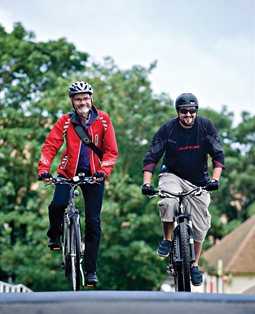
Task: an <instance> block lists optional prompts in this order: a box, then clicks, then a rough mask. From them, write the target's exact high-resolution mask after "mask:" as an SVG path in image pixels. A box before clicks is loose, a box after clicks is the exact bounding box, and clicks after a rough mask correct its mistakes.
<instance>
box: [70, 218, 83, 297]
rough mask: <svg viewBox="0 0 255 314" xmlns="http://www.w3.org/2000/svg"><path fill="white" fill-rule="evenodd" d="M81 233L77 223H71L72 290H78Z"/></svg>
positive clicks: (79, 281)
mask: <svg viewBox="0 0 255 314" xmlns="http://www.w3.org/2000/svg"><path fill="white" fill-rule="evenodd" d="M80 259H81V235H80V229H79V226H78V225H77V223H76V222H75V221H74V222H73V223H72V225H71V280H72V287H73V290H74V291H78V290H80V283H81V272H80Z"/></svg>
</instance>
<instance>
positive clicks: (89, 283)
mask: <svg viewBox="0 0 255 314" xmlns="http://www.w3.org/2000/svg"><path fill="white" fill-rule="evenodd" d="M97 283H98V278H97V274H96V272H93V273H87V274H86V276H85V286H86V287H95V286H96V285H97Z"/></svg>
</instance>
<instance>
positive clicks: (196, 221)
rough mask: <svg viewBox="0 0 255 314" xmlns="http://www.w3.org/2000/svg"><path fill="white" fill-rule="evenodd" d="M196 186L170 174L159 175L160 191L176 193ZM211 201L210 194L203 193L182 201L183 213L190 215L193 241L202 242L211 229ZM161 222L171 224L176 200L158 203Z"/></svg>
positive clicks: (167, 199) (174, 198)
mask: <svg viewBox="0 0 255 314" xmlns="http://www.w3.org/2000/svg"><path fill="white" fill-rule="evenodd" d="M195 187H196V186H195V185H193V184H192V183H190V182H189V181H187V180H183V179H181V178H179V177H177V176H176V175H174V174H172V173H162V174H160V175H159V188H160V189H161V190H165V191H169V192H173V193H178V192H182V191H189V190H191V189H193V188H195ZM210 201H211V197H210V193H209V192H206V191H203V193H202V195H200V196H187V197H185V198H184V200H183V205H184V208H185V211H186V212H187V213H188V214H191V215H192V221H193V232H194V240H195V241H197V242H203V241H204V239H205V236H206V234H207V231H208V230H209V228H210V227H211V215H210V213H209V211H208V207H209V204H210ZM158 208H159V215H160V218H161V221H164V222H172V221H173V217H174V213H175V211H176V210H177V209H178V198H176V197H174V196H173V197H171V198H164V199H161V200H160V201H159V202H158Z"/></svg>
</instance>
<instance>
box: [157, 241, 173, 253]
mask: <svg viewBox="0 0 255 314" xmlns="http://www.w3.org/2000/svg"><path fill="white" fill-rule="evenodd" d="M172 245H173V242H172V241H169V240H163V241H162V242H160V244H159V246H158V249H157V254H158V255H159V256H161V257H168V256H169V254H170V251H171V248H172Z"/></svg>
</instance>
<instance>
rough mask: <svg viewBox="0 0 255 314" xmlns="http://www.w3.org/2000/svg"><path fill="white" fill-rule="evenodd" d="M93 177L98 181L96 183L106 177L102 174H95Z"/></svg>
mask: <svg viewBox="0 0 255 314" xmlns="http://www.w3.org/2000/svg"><path fill="white" fill-rule="evenodd" d="M93 177H94V178H96V179H98V180H97V181H104V180H105V179H106V175H105V173H103V172H95V173H94V175H93Z"/></svg>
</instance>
